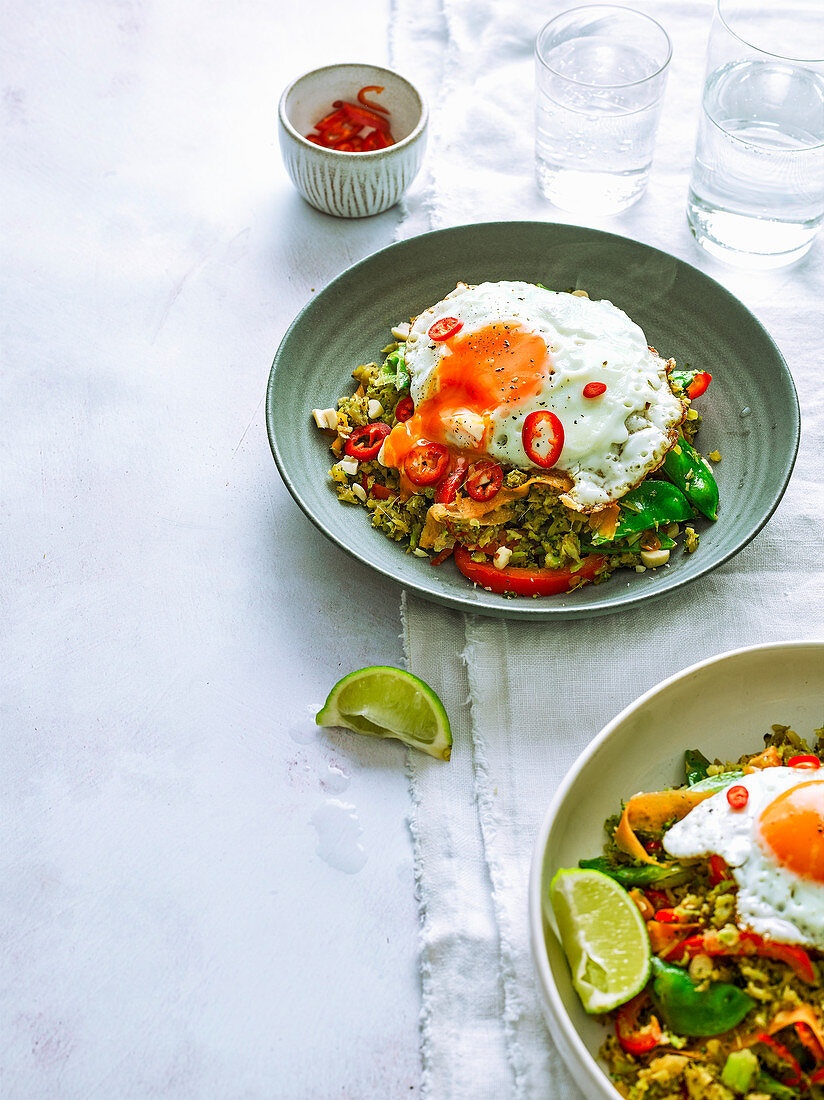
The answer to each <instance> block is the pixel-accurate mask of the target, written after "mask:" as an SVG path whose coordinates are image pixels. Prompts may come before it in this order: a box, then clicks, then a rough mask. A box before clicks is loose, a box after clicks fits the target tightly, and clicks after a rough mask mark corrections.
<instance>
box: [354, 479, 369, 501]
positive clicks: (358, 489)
mask: <svg viewBox="0 0 824 1100" xmlns="http://www.w3.org/2000/svg"><path fill="white" fill-rule="evenodd" d="M352 492H353V493H354V494H355V496H356V497H357V498H358V500H366V490H365V489H364V487H363V486H362V485H358V483H357V482H355V484H354V485H353V486H352Z"/></svg>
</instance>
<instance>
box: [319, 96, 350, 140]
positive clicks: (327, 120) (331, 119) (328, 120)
mask: <svg viewBox="0 0 824 1100" xmlns="http://www.w3.org/2000/svg"><path fill="white" fill-rule="evenodd" d="M338 103H340V100H338ZM345 120H346V112H345V111H343V110H341V108H340V107H339V108H338V109H337V110H335V111H330V112H329V114H328V115H324V117H323V118H322V119H321V120H320V122H316V123H315V129H316V130H317V131H318V133H319V134H325V133H326V131H327V130H329V129H334V128H335V127H336V126H338V124H339V123H342V122H345Z"/></svg>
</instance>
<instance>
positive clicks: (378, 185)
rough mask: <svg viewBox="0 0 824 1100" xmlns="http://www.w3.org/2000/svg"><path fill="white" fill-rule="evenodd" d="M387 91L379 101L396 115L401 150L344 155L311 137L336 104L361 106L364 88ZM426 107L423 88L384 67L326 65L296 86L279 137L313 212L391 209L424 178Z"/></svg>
mask: <svg viewBox="0 0 824 1100" xmlns="http://www.w3.org/2000/svg"><path fill="white" fill-rule="evenodd" d="M370 84H376V85H378V86H382V87H383V89H384V91H383V92H382V93H381V94H380V96H379V97H376V100H375V101H376V102H379V103H381V104H383V105H384V106H385V107H387V108H388V109H389V123H390V128H391V131H392V136H393V137H394V139H395V144H394V145H390V146H389V148H388V149H376V150H374V151H373V152H370V153H341V152H339V151H338V150H336V149H324V148H322V147H321V146H319V145H315V144H314V143H313V142H311V141H307V140H306V137H305V135H306V134H309V133H311V132H312V130H313V129H314V125H315V123H316V122H317V121H319V119H321V118H323V116H324V115H327V114H329V112H330V111H331V110H332V104H333V103H334V101H335V100H336V99H343V100H348V101H349V102H352V103H355V102H357V94H358V92H359V90H360V89H361V88H363V87H365V86H367V85H370ZM426 126H427V109H426V104H425V103H424V101H423V99H422V98H421V95H420V93H419V92H418V90H417V89H416V88H415V87H414V86H413V85H412V84H410V83H409V81H408V80H405V79H404V78H403V77H402V76H399V75H398V73H394V72H392V70H391V69H383V68H380V67H379V66H378V65H359V64H349V65H327V66H326V67H325V68H323V69H314V70H313V71H312V72H309V73H306V74H305V75H304V76H301V77H298V79H297V80H294V81H293V82H292V83H291V84H290V85H289V86H288V87H287V88H286V89H285V91H284V93H283V95H282V96H281V97H280V104H279V107H278V135H279V138H280V150H281V153H282V155H283V163H284V164H285V165H286V170H287V171H288V173H289V175H290V177H291V179H292V182H293V183H294V185H295V187H297V189H298V191H300V193H301V195H303V197H304V198H305V199H306V201H307V202H308V203H311V205H312V206H314V207H317V209H318V210H323V211H324V212H325V213H327V214H334V215H335V216H336V217H339V218H365V217H368V216H369V215H370V214H380V213H381V211H382V210H388V209H389V207H390V206H394V205H395V203H396V202H398V200H399V199H400V198H401V197H402V195H403V193H404V191H405V190H406V189H407V187H408V186H409V184H410V183H411V182H412V180H413V179H414V178H415V176H416V175H417V174H418V170H419V168H420V166H421V163H422V161H423V154H424V150H425V148H426Z"/></svg>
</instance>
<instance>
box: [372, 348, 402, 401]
mask: <svg viewBox="0 0 824 1100" xmlns="http://www.w3.org/2000/svg"><path fill="white" fill-rule="evenodd" d="M378 381H380V382H382V383H384V384H385V383H387V382H391V383H392V384H393V385H394V387H395V389H396V390H405V389H406V388H407V387H408V385H409V371H408V370H407V368H406V344H399V345H398V347H397V348H396V349H395V350H394V351H390V352H389V354H388V355H387V357H386V358H385V359H384V361H383V365H382V366H381V371H380V374H379V376H378Z"/></svg>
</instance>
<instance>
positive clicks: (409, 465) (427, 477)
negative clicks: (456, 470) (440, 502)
mask: <svg viewBox="0 0 824 1100" xmlns="http://www.w3.org/2000/svg"><path fill="white" fill-rule="evenodd" d="M448 465H449V451H448V450H447V449H446V447H442V446H441V445H440V443H427V442H421V443H416V444H415V446H414V447H413V448H412V450H411V451H410V452H409V454H408V455H407V456H406V458H405V459H404V462H403V468H404V471H405V473H406V476H407V477H408V478H409V480H410V481H411V482H412V484H413V485H434V484H435V482H436V481H440V480H441V478H442V477H443V475H444V474H445V473H446V468H447V466H448Z"/></svg>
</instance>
